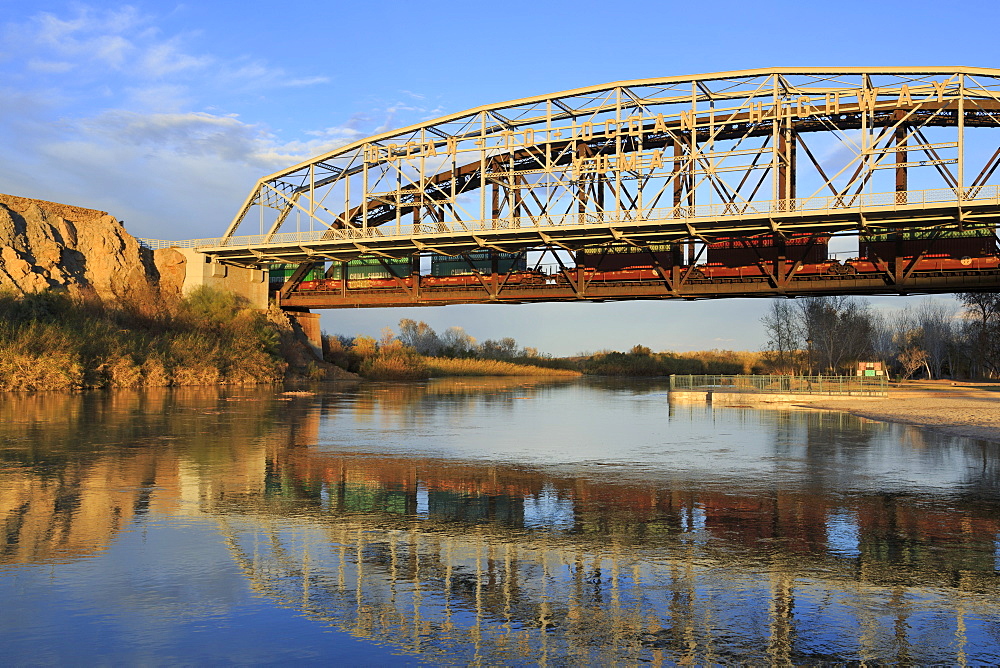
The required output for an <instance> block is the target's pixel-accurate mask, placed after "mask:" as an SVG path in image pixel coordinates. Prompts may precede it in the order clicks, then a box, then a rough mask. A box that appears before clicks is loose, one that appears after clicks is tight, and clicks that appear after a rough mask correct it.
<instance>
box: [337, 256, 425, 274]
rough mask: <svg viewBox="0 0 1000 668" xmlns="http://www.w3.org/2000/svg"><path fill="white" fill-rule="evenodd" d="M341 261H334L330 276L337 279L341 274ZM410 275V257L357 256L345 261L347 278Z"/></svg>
mask: <svg viewBox="0 0 1000 668" xmlns="http://www.w3.org/2000/svg"><path fill="white" fill-rule="evenodd" d="M343 266H344V265H343V263H342V262H336V263H334V265H333V272H332V273H331V274H330V278H336V279H339V278H341V277H342V274H343V269H342V268H343ZM409 275H410V258H408V257H404V258H399V259H396V258H390V257H382V258H379V257H359V258H358V259H356V260H351V261H350V262H348V263H347V279H348V280H357V279H366V278H392V277H393V276H395V277H396V278H406V277H407V276H409Z"/></svg>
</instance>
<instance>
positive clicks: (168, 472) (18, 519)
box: [0, 380, 1000, 664]
mask: <svg viewBox="0 0 1000 668" xmlns="http://www.w3.org/2000/svg"><path fill="white" fill-rule="evenodd" d="M661 389H662V388H657V387H655V386H649V387H644V388H642V389H640V390H636V389H635V388H632V389H631V390H629V389H627V388H621V387H618V388H614V387H599V386H581V385H579V384H575V385H573V384H571V385H566V386H551V385H546V384H544V383H532V382H530V381H529V382H528V383H524V382H522V381H509V380H504V381H490V382H485V381H484V382H478V381H471V382H468V381H466V382H459V383H454V382H441V383H432V384H430V385H428V386H421V385H371V386H362V387H360V388H357V389H345V390H344V391H342V392H336V393H329V394H323V395H317V396H312V397H287V396H282V395H273V394H271V393H269V392H267V391H263V392H261V391H256V390H255V391H245V390H242V391H238V392H233V393H230V394H229V395H228V396H227V395H226V393H222V394H221V395H220V394H216V393H214V392H200V393H198V392H194V393H188V394H185V393H183V392H175V393H173V394H166V393H165V394H162V395H156V394H152V393H150V394H115V395H101V396H98V395H88V396H85V397H79V396H77V397H48V398H44V397H43V398H33V399H28V398H23V399H16V400H14V401H8V402H5V403H4V404H2V407H0V412H3V413H4V415H3V417H5V418H7V419H5V420H4V421H3V422H2V424H3V425H4V426H3V427H2V428H0V437H6V438H7V442H9V443H14V442H17V443H20V445H19V446H18V447H17V448H7V449H5V450H4V456H5V458H6V459H7V461H6V462H5V466H4V467H3V470H2V471H0V486H2V487H0V488H2V489H3V490H4V493H3V495H0V498H2V499H4V502H3V504H2V506H0V519H2V520H3V521H4V522H5V525H6V527H7V533H6V538H5V541H6V542H5V543H3V544H2V550H0V555H2V558H3V560H4V561H6V562H7V563H37V562H39V561H45V560H51V559H54V558H58V559H60V560H62V559H66V558H72V557H77V556H82V555H84V554H88V553H92V552H93V551H95V550H99V549H102V548H103V547H105V546H106V545H108V544H109V543H111V542H112V541H113V540H114V539H115V536H116V534H117V532H118V531H119V530H120V529H121V528H122V527H123V526H124V525H125V524H127V523H128V522H129V521H130V520H131V518H132V516H133V515H135V516H139V515H142V514H145V513H150V512H152V513H155V514H159V515H162V516H165V517H167V516H198V517H203V518H206V519H210V520H211V521H212V522H214V523H215V524H216V525H217V526H218V530H219V531H220V532H221V534H222V536H223V537H224V540H225V542H226V545H227V546H228V549H229V550H230V553H231V554H232V557H233V559H234V560H235V563H236V564H237V565H238V568H239V569H240V570H241V572H242V573H243V574H244V575H245V577H246V578H247V580H248V581H249V582H250V583H251V586H252V588H253V589H254V591H256V592H258V593H259V594H260V595H262V596H264V597H266V599H267V600H270V601H272V602H274V603H276V604H278V605H281V606H288V607H291V608H293V609H296V610H298V611H300V612H301V613H302V614H304V615H306V616H307V617H309V618H311V619H313V620H316V621H317V622H319V623H321V624H324V625H333V626H335V627H338V628H341V629H344V630H348V631H350V632H351V633H353V634H355V635H356V636H359V637H364V638H369V639H371V640H373V641H375V642H378V643H386V644H390V645H392V646H396V647H399V648H401V649H402V650H404V651H407V652H412V653H415V654H416V655H418V656H420V657H421V658H422V659H425V660H429V661H432V662H436V663H461V664H468V663H485V664H496V663H505V664H510V663H526V662H541V663H563V662H566V661H572V662H590V663H609V662H612V661H621V660H651V661H653V662H661V661H662V662H698V663H706V662H714V661H729V660H735V659H742V660H747V661H768V662H789V661H791V662H803V661H815V660H830V661H844V660H861V661H869V662H872V661H876V662H878V661H893V662H903V663H906V662H928V661H946V662H954V663H965V662H967V661H972V662H975V661H979V662H985V661H996V660H997V659H998V658H1000V656H998V655H997V654H996V649H995V647H996V642H995V640H996V639H995V638H993V637H992V634H994V633H995V628H996V623H997V621H998V619H1000V604H998V603H997V601H998V596H997V594H998V587H997V584H996V559H997V556H996V544H995V540H996V538H997V535H998V532H1000V518H998V515H997V512H996V507H997V506H996V501H997V497H998V495H997V480H998V468H997V462H998V461H1000V460H998V459H997V456H996V455H997V452H996V451H995V449H994V447H993V446H991V445H989V444H986V443H982V442H974V441H967V440H961V439H948V438H944V437H937V436H933V435H930V434H927V433H925V432H922V431H919V430H916V429H913V428H907V427H899V426H892V425H887V424H883V423H874V422H866V421H863V420H860V419H856V418H852V417H849V416H844V415H840V414H825V413H819V412H798V411H756V410H749V409H718V408H716V409H714V410H713V409H711V408H706V407H704V406H674V407H670V408H668V404H667V402H666V397H665V396H663V395H662V394H660V392H659V390H661ZM581 398H583V399H586V401H587V402H589V403H587V404H586V405H588V406H590V407H591V408H592V409H593V410H596V411H600V410H601V409H600V408H599V407H598V406H599V404H600V402H599V401H598V399H600V400H601V401H603V402H605V403H608V404H618V405H619V407H620V408H622V410H625V411H629V412H631V413H632V414H633V415H636V416H637V425H638V427H643V426H647V425H648V424H651V422H650V420H652V419H653V415H654V414H655V413H654V411H653V408H654V407H655V410H656V411H658V412H659V415H658V416H657V417H656V419H657V420H658V421H659V422H660V424H661V426H668V428H667V429H666V430H664V431H663V432H662V434H663V435H661V436H660V437H659V440H657V439H651V438H649V436H648V434H645V433H643V432H642V431H640V430H639V429H636V430H634V431H633V432H630V433H633V434H634V436H633V438H631V439H628V440H630V441H634V443H631V444H630V447H627V448H624V449H625V450H632V451H633V452H634V451H640V452H641V451H643V450H644V449H646V448H648V447H650V446H651V445H658V446H659V447H660V448H661V449H671V448H674V449H675V450H676V453H675V456H668V457H666V458H665V459H661V460H657V459H656V458H655V457H643V456H635V455H634V454H633V455H632V459H631V460H630V461H631V463H630V464H622V463H621V462H616V461H614V458H613V457H610V456H609V457H608V458H606V459H605V460H604V461H603V462H597V463H596V464H595V462H594V461H593V460H589V459H588V458H587V457H581V458H579V459H577V460H575V461H572V460H570V458H568V457H565V456H562V455H561V453H562V452H563V451H565V452H569V451H570V450H571V449H572V448H571V447H570V446H566V445H565V444H559V443H555V442H553V443H551V444H549V446H548V447H549V450H550V451H557V455H556V456H555V461H556V462H557V463H548V462H545V461H543V463H541V464H537V465H532V464H530V463H528V462H527V461H526V460H518V458H517V457H512V458H510V459H513V460H514V461H512V462H511V463H509V464H499V463H497V462H496V461H491V458H490V456H489V455H490V449H491V445H490V444H489V443H487V442H486V440H485V433H486V432H485V431H483V432H482V433H483V434H484V441H483V443H482V444H481V445H482V450H484V451H485V452H483V453H479V454H478V455H476V454H470V453H472V451H471V450H467V451H462V452H459V451H457V450H456V451H453V452H452V454H451V455H450V456H445V455H443V454H441V452H440V451H439V452H431V449H430V448H428V447H410V446H406V445H405V442H406V439H407V434H406V433H405V431H403V430H402V429H401V427H400V426H401V425H405V424H407V423H408V422H409V421H410V418H411V417H412V416H414V415H417V414H420V415H421V416H423V420H424V423H425V426H424V427H423V428H426V427H431V428H433V429H434V433H437V434H440V436H439V440H440V441H441V443H440V444H439V447H441V448H447V447H451V446H450V445H449V444H448V443H446V441H447V440H448V438H449V436H448V435H447V432H446V431H444V430H441V429H440V424H441V423H442V421H444V422H447V423H450V424H453V425H458V424H464V423H468V422H474V421H480V420H483V419H486V418H484V416H486V415H489V414H500V415H502V416H503V417H502V418H494V419H497V420H510V421H511V422H512V425H511V426H512V428H520V427H522V426H525V425H524V422H523V420H526V419H527V418H526V417H525V416H526V415H529V414H530V409H529V408H521V407H522V406H525V407H527V406H528V405H529V404H530V403H531V402H532V401H534V402H537V403H539V404H543V405H544V406H546V407H547V409H549V410H554V411H555V412H556V413H558V412H559V410H560V409H559V405H560V403H561V402H564V401H566V400H567V399H573V402H572V403H576V402H577V401H578V400H580V399H581ZM519 400H520V401H519ZM31 402H35V404H34V405H33V406H32V407H31V408H32V409H33V410H32V411H30V412H29V411H27V410H26V409H27V408H29V407H28V406H27V404H28V403H31ZM46 404H47V405H46ZM577 410H578V407H577ZM24 415H38V416H40V417H39V418H38V419H39V420H46V419H49V418H52V420H53V421H57V419H58V420H61V425H59V424H57V425H52V426H53V428H54V429H56V430H59V429H62V430H64V431H65V434H66V435H70V434H76V435H78V436H79V438H78V439H77V440H76V443H77V444H78V445H77V446H75V447H76V448H77V450H79V449H80V448H81V447H82V446H80V445H79V443H94V442H95V441H96V440H97V438H98V436H97V434H98V433H100V434H101V437H100V438H101V439H103V442H104V443H106V445H99V446H93V445H92V446H89V447H87V448H84V449H85V450H86V454H85V456H84V457H82V459H81V457H80V456H79V452H77V453H76V455H75V456H74V455H73V453H71V452H69V451H68V450H67V449H61V448H60V447H58V446H52V445H46V443H49V444H51V443H59V442H62V441H61V439H60V438H58V437H53V433H54V432H53V431H49V432H47V435H45V436H42V435H41V432H39V431H38V430H37V424H35V425H32V424H28V423H27V422H25V419H24V418H23V417H20V418H19V417H17V416H24ZM95 415H100V416H101V417H99V418H97V419H95V418H94V417H93V416H95ZM644 415H645V416H646V417H645V418H644V417H643V416H644ZM19 420H20V421H19ZM644 420H645V421H644ZM706 420H708V421H711V422H710V423H709V427H707V428H708V429H711V430H712V431H713V432H714V433H719V434H722V436H720V437H719V439H718V441H717V442H704V441H702V442H700V443H697V445H699V446H700V447H699V448H698V449H699V451H700V452H701V456H702V457H703V458H704V457H710V458H712V459H713V460H715V464H713V465H712V466H711V467H710V468H709V469H708V470H707V472H706V471H705V470H701V471H699V470H696V469H694V468H693V467H691V466H689V465H688V460H687V459H686V455H685V454H684V452H683V451H684V449H685V448H686V447H687V446H688V445H690V444H693V443H696V442H698V441H699V439H701V434H702V431H700V430H701V429H704V428H705V427H702V426H699V425H704V424H706ZM208 423H210V424H211V428H206V427H207V424H208ZM480 426H481V427H484V428H485V427H488V426H490V425H489V424H486V425H483V424H480ZM418 428H419V427H418ZM619 428H620V427H619ZM727 432H730V433H732V432H736V433H738V434H740V435H739V436H737V437H736V438H738V439H743V440H742V441H733V440H732V439H730V441H731V442H745V444H746V445H745V447H746V448H747V450H748V451H750V452H751V454H752V455H753V456H756V454H755V452H756V449H759V448H761V449H762V450H761V452H762V453H764V455H765V456H764V457H762V458H763V459H768V460H769V461H770V462H771V464H769V466H770V467H771V468H770V474H769V475H767V476H757V475H755V474H754V472H753V471H751V472H750V473H749V474H748V475H746V476H744V477H743V479H742V480H740V479H738V477H733V476H730V475H729V474H728V473H727V471H729V468H727V467H728V466H729V465H728V464H727V458H732V457H736V456H738V454H739V453H726V449H727V448H726V446H727V440H726V438H725V435H726V433H727ZM755 433H757V434H760V438H759V439H757V440H755V438H754V436H752V435H747V434H755ZM126 434H130V435H131V438H125V435H126ZM154 434H159V436H154ZM623 438H627V437H626V436H624V435H623ZM33 439H35V440H33ZM156 439H160V440H159V442H158V443H157V442H155V441H156ZM368 439H378V440H380V441H382V443H383V447H380V448H375V447H372V446H371V443H370V442H369V440H368ZM137 441H138V442H142V443H144V444H145V445H146V446H148V447H145V448H135V447H134V444H135V443H136V442H137ZM67 442H68V441H67ZM114 443H118V444H119V445H114ZM125 443H127V444H128V445H122V444H125ZM580 447H581V448H583V449H584V450H585V449H586V444H585V443H584V444H581V445H580ZM608 447H609V448H612V447H613V448H614V449H622V448H618V446H610V445H609V446H608ZM904 458H905V459H906V460H907V461H908V462H909V463H907V464H905V465H903V466H901V467H900V466H898V465H899V463H900V462H901V461H903V459H904ZM494 459H496V458H494ZM543 459H544V458H543ZM560 459H561V460H562V461H558V460H560ZM650 462H652V463H650ZM670 462H674V465H671V464H670ZM712 468H714V469H715V470H716V473H712V472H711V470H712ZM731 468H732V470H734V471H735V470H737V469H738V468H739V466H738V465H733V466H732V467H731ZM54 471H56V472H58V474H57V475H53V472H54ZM14 490H16V493H14ZM101 490H104V491H101ZM107 490H118V491H115V492H107ZM109 493H110V494H112V495H114V496H115V497H116V501H114V502H113V504H112V505H113V507H117V508H120V511H119V512H118V513H117V514H116V515H117V517H118V518H119V520H118V523H117V524H114V525H111V524H108V523H107V521H106V520H104V519H103V517H106V515H103V514H101V513H96V512H89V511H87V510H86V509H87V508H91V507H93V506H94V504H95V503H98V502H99V503H100V504H104V503H106V499H105V498H104V497H101V496H100V495H101V494H105V495H106V494H109ZM69 498H75V499H77V501H76V502H75V505H74V504H73V503H67V502H66V501H65V499H69ZM58 499H63V501H62V502H58V501H57V500H58ZM73 508H75V509H76V510H73ZM52 527H61V530H58V531H53V529H52ZM71 537H74V538H71ZM991 652H992V653H991Z"/></svg>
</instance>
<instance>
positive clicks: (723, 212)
mask: <svg viewBox="0 0 1000 668" xmlns="http://www.w3.org/2000/svg"><path fill="white" fill-rule="evenodd" d="M962 195H963V196H962V197H961V203H962V204H984V203H990V202H992V203H995V204H998V205H1000V186H995V185H993V186H979V187H976V188H969V189H967V190H966V191H965V192H964V193H962ZM959 201H960V199H959V193H958V191H957V190H956V189H954V188H938V189H934V190H911V191H907V192H902V193H896V192H890V193H866V194H859V195H841V196H832V195H830V196H824V197H809V198H801V197H800V198H795V199H788V200H765V201H757V202H736V203H729V204H698V205H695V206H675V207H667V208H658V209H648V210H644V211H642V212H639V211H634V210H625V211H604V212H595V213H564V214H555V215H539V216H517V217H512V218H501V219H489V220H471V221H469V220H465V221H446V222H441V223H418V224H406V225H393V224H391V223H386V224H385V225H382V226H379V227H368V228H353V227H352V228H344V229H330V230H315V231H310V232H279V233H277V234H272V235H267V234H253V235H241V236H234V237H230V238H228V239H226V238H224V237H218V238H209V239H186V240H182V241H164V240H161V239H139V241H140V242H141V243H142V244H143V245H145V246H146V247H148V248H153V249H157V248H171V247H174V248H218V247H259V246H287V245H289V244H302V243H315V242H319V241H362V240H365V239H392V238H410V237H414V236H420V237H425V236H433V235H437V234H463V233H464V234H474V233H476V232H489V231H497V230H506V229H538V230H544V229H551V228H559V227H570V226H575V227H590V226H594V227H603V226H607V225H621V224H626V225H627V224H629V223H633V224H634V223H641V222H647V221H656V220H662V221H671V220H673V221H684V222H686V223H695V222H697V221H701V220H726V219H727V218H733V219H737V220H741V219H746V218H754V217H761V218H773V217H775V216H777V217H781V216H784V215H795V214H799V213H805V212H809V213H817V212H822V211H828V212H830V213H843V212H857V213H861V212H866V211H872V210H875V209H878V210H881V211H885V210H896V209H907V210H910V209H919V208H921V207H924V206H928V205H933V204H956V203H958V202H959Z"/></svg>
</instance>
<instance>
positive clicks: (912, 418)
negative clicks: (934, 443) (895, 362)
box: [801, 381, 1000, 442]
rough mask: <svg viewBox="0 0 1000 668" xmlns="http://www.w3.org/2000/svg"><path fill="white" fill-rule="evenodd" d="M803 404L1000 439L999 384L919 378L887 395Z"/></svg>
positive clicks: (959, 433)
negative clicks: (877, 397)
mask: <svg viewBox="0 0 1000 668" xmlns="http://www.w3.org/2000/svg"><path fill="white" fill-rule="evenodd" d="M801 406H802V407H804V408H820V409H829V410H837V411H845V412H848V413H851V414H853V415H858V416H861V417H866V418H869V419H872V420H884V421H886V422H900V423H904V424H914V425H919V426H922V427H927V428H930V429H933V430H935V431H940V432H944V433H948V434H954V435H956V436H967V437H969V438H977V439H983V440H988V441H994V442H1000V384H997V383H966V382H955V383H953V382H952V381H932V382H928V381H922V382H913V383H906V384H903V385H900V386H893V388H892V389H891V390H890V391H889V397H888V398H887V399H865V398H860V397H859V398H858V399H856V400H847V399H840V400H836V401H815V402H810V403H808V404H805V403H804V404H801Z"/></svg>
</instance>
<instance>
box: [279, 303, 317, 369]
mask: <svg viewBox="0 0 1000 668" xmlns="http://www.w3.org/2000/svg"><path fill="white" fill-rule="evenodd" d="M285 315H287V316H288V319H289V320H291V321H292V325H293V326H295V327H297V328H298V329H299V331H301V332H302V334H303V336H304V338H305V340H306V342H307V343H308V344H309V347H310V348H312V351H313V353H315V355H316V357H318V358H319V359H321V360H322V359H323V333H322V331H321V330H320V326H319V313H310V312H309V311H285Z"/></svg>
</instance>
